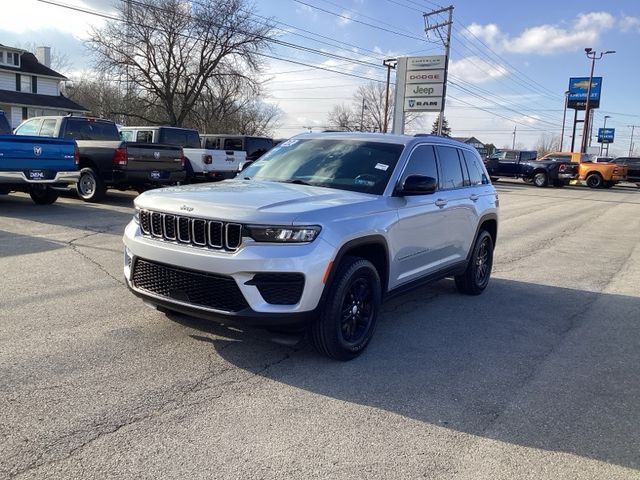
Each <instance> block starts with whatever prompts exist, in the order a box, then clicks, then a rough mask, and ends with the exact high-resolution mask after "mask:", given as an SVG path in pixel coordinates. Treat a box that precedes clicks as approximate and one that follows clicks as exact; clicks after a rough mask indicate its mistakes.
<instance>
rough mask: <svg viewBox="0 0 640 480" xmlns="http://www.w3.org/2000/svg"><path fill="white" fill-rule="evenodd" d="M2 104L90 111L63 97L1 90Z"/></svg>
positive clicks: (0, 99)
mask: <svg viewBox="0 0 640 480" xmlns="http://www.w3.org/2000/svg"><path fill="white" fill-rule="evenodd" d="M0 103H17V104H19V105H29V106H34V107H47V108H55V109H58V110H79V111H82V112H87V111H88V109H86V108H85V107H83V106H82V105H80V104H78V103H76V102H74V101H73V100H70V99H68V98H67V97H65V96H63V95H58V96H56V95H39V94H37V93H26V92H12V91H10V90H0Z"/></svg>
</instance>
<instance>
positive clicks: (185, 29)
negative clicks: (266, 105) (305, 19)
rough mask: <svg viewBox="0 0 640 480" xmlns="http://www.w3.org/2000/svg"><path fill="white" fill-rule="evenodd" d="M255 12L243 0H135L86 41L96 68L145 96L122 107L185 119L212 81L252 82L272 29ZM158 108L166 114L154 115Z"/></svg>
mask: <svg viewBox="0 0 640 480" xmlns="http://www.w3.org/2000/svg"><path fill="white" fill-rule="evenodd" d="M251 11H252V9H251V8H250V7H249V6H248V5H247V4H246V3H245V0H199V1H190V0H135V1H134V0H130V1H126V2H122V5H121V7H120V16H121V18H122V20H123V21H110V22H108V23H107V24H106V25H105V26H104V27H103V28H101V29H95V30H94V31H93V32H92V34H91V38H90V40H89V42H88V45H89V48H91V49H92V50H93V52H94V53H95V55H96V59H97V67H98V69H99V70H100V71H101V72H103V73H104V74H106V75H109V76H110V77H111V78H115V79H117V80H119V81H120V82H121V83H122V85H124V86H125V87H126V90H127V95H128V96H129V95H131V94H135V95H136V96H137V97H138V98H140V99H141V100H142V103H143V105H142V108H139V109H137V110H136V111H125V112H120V113H123V114H128V115H130V116H135V117H137V118H138V119H139V120H143V121H145V122H149V123H167V124H169V125H174V126H182V125H184V124H185V122H186V120H187V119H188V117H189V115H190V114H191V112H192V110H193V108H194V106H195V105H196V104H197V103H198V102H199V100H200V98H201V95H202V94H203V92H206V90H207V89H210V88H213V87H214V86H215V80H219V79H221V78H223V77H228V76H232V77H240V78H243V79H245V81H246V82H249V83H250V82H253V80H252V78H254V77H255V73H257V72H258V71H259V70H260V67H261V63H260V59H259V56H258V53H259V52H260V51H261V50H263V49H265V48H266V46H267V41H268V39H269V36H270V35H271V34H272V31H273V28H272V26H271V24H270V23H269V22H262V23H260V22H257V21H256V19H255V18H254V16H253V14H252V13H251ZM156 111H160V112H162V114H163V115H162V117H160V118H158V117H157V116H156V115H150V113H153V112H156Z"/></svg>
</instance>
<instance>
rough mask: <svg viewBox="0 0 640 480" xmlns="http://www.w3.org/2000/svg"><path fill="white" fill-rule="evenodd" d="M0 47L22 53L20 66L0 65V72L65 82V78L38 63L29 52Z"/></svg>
mask: <svg viewBox="0 0 640 480" xmlns="http://www.w3.org/2000/svg"><path fill="white" fill-rule="evenodd" d="M0 47H5V48H10V49H12V50H18V51H21V52H22V55H21V56H20V66H19V67H18V66H15V67H14V66H11V65H0V70H6V71H10V72H16V73H30V74H33V75H43V76H47V77H55V78H59V79H60V80H67V77H65V76H64V75H62V74H61V73H58V72H56V71H55V70H53V69H51V68H49V67H47V66H46V65H43V64H42V63H40V62H39V61H38V59H37V58H36V56H35V55H34V54H33V53H31V52H26V51H24V50H20V49H18V48H15V49H14V48H13V47H7V46H5V45H2V44H0Z"/></svg>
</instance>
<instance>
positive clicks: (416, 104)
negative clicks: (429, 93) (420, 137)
mask: <svg viewBox="0 0 640 480" xmlns="http://www.w3.org/2000/svg"><path fill="white" fill-rule="evenodd" d="M440 107H442V97H429V98H405V100H404V111H405V112H439V111H440Z"/></svg>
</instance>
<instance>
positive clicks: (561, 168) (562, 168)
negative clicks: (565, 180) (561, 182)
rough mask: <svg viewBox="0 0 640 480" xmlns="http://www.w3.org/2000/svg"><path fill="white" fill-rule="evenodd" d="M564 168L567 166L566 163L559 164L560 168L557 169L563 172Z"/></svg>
mask: <svg viewBox="0 0 640 480" xmlns="http://www.w3.org/2000/svg"><path fill="white" fill-rule="evenodd" d="M566 168H567V166H566V165H564V164H562V165H560V168H559V169H558V171H559V172H560V173H562V172H564V171H565V169H566Z"/></svg>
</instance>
